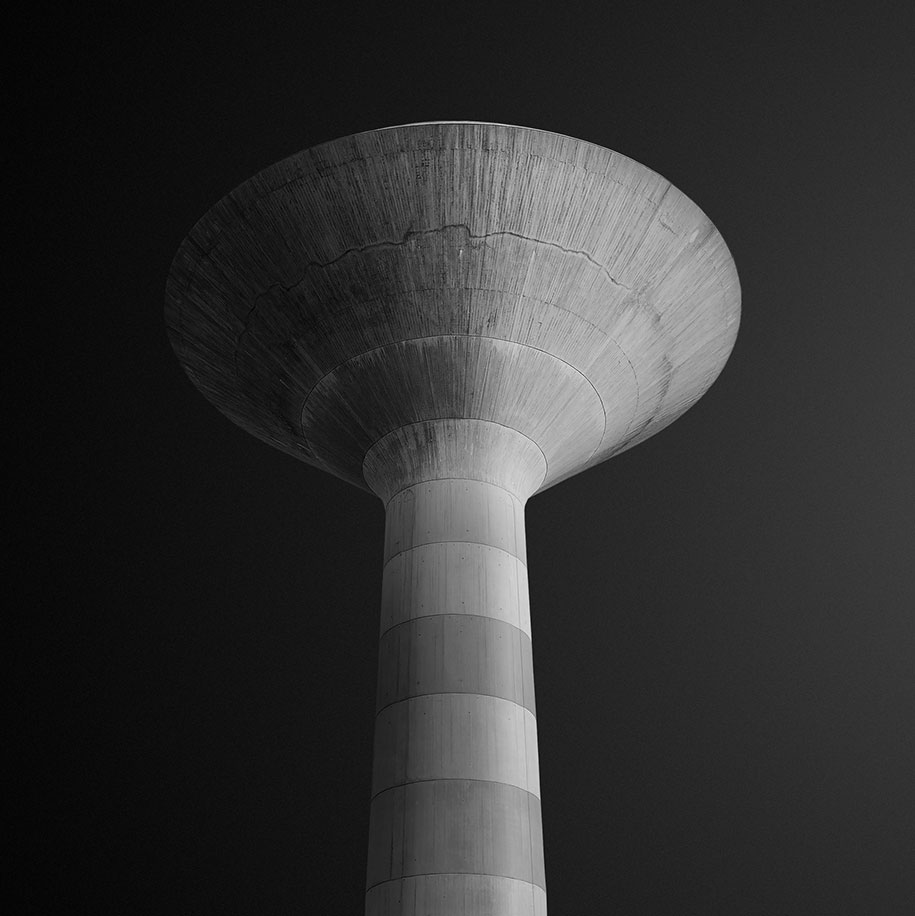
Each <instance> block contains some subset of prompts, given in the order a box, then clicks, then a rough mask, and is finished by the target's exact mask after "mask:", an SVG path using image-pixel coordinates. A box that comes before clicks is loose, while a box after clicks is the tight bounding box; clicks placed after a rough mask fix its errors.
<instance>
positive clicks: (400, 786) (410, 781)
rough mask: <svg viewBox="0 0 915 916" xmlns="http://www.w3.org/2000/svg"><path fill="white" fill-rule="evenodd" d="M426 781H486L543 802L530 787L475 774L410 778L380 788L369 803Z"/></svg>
mask: <svg viewBox="0 0 915 916" xmlns="http://www.w3.org/2000/svg"><path fill="white" fill-rule="evenodd" d="M426 782H485V783H488V784H490V785H497V786H508V788H510V789H517V790H518V791H519V792H526V793H527V794H528V795H530V796H532V797H533V798H536V799H537V801H539V802H541V804H542V801H541V798H540V796H539V795H537V794H536V793H534V792H532V791H531V790H530V789H525V788H524V786H519V785H518V784H517V783H515V782H506V781H505V780H504V779H480V778H478V777H475V776H430V777H429V778H428V779H408V780H407V781H406V782H399V783H397V784H396V785H393V786H388V787H387V788H386V789H381V790H379V791H378V792H376V793H375V794H374V795H373V796H372V797H371V798H370V799H369V804H371V803H372V802H373V801H375V799H376V798H378V797H379V796H381V795H384V793H385V792H393V791H394V790H395V789H404V788H406V787H407V786H415V785H418V784H420V783H426Z"/></svg>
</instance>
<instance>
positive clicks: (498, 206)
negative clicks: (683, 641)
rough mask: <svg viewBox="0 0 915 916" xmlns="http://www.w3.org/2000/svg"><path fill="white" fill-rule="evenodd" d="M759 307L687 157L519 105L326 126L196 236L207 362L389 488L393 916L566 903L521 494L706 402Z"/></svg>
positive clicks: (183, 262)
mask: <svg viewBox="0 0 915 916" xmlns="http://www.w3.org/2000/svg"><path fill="white" fill-rule="evenodd" d="M739 312H740V287H739V284H738V280H737V273H736V271H735V269H734V263H733V260H732V258H731V255H730V253H729V252H728V249H727V246H726V245H725V243H724V241H723V239H722V238H721V236H720V235H719V233H718V231H717V230H716V229H715V227H714V226H713V225H712V223H711V222H710V221H709V219H708V217H706V216H705V214H704V213H703V212H702V211H701V210H700V209H699V208H698V207H697V206H696V205H695V204H694V203H692V202H691V201H690V200H689V199H688V198H686V197H685V196H684V195H683V194H682V193H680V192H679V191H678V190H677V189H676V188H674V187H673V186H672V185H671V184H670V182H668V181H666V180H665V179H663V178H662V177H661V176H660V175H657V174H656V173H655V172H652V171H651V170H650V169H648V168H645V167H644V166H642V165H639V164H638V163H637V162H633V161H632V160H631V159H627V158H626V157H625V156H622V155H620V154H619V153H615V152H612V151H610V150H608V149H603V148H602V147H599V146H595V145H594V144H591V143H586V142H584V141H582V140H575V139H572V138H571V137H565V136H561V135H559V134H554V133H550V132H548V131H541V130H530V129H527V128H521V127H510V126H506V125H501V124H480V123H473V122H435V123H428V124H410V125H406V126H403V127H393V128H389V129H386V130H375V131H369V132H367V133H362V134H357V135H355V136H352V137H346V138H344V139H341V140H335V141H333V142H330V143H325V144H322V145H321V146H317V147H315V148H314V149H309V150H306V151H304V152H302V153H298V154H297V155H295V156H291V157H290V158H288V159H285V160H284V161H282V162H280V163H278V164H277V165H274V166H272V167H271V168H268V169H265V170H264V171H263V172H260V173H259V174H258V175H256V176H255V177H254V178H252V179H251V180H250V181H247V182H245V183H244V184H243V185H241V186H240V187H239V188H237V189H236V190H235V191H233V192H232V193H231V194H229V195H228V196H227V197H225V198H224V199H223V200H221V201H220V202H219V203H218V204H216V205H215V206H214V207H213V208H212V209H211V210H210V211H209V212H208V213H207V214H206V215H205V216H204V217H203V218H202V219H201V220H200V222H199V223H198V224H197V225H196V226H195V227H194V228H193V230H192V231H191V232H190V234H189V235H188V237H187V238H186V239H185V241H184V242H183V243H182V245H181V247H180V249H179V250H178V253H177V255H176V257H175V260H174V263H173V265H172V269H171V273H170V276H169V279H168V289H167V297H166V317H167V323H168V330H169V335H170V338H171V342H172V345H173V346H174V349H175V352H176V353H177V355H178V358H179V359H180V361H181V363H182V365H183V366H184V369H185V371H186V372H187V374H188V375H189V376H190V378H191V380H192V381H193V382H194V384H195V385H196V386H197V387H198V388H199V389H200V390H201V392H203V394H204V395H205V396H206V397H207V398H208V399H209V400H210V401H211V402H212V403H213V404H214V405H215V406H216V407H217V408H219V410H221V411H222V412H223V413H224V414H226V415H227V416H228V417H229V418H230V419H231V420H233V421H234V422H235V423H237V424H238V425H239V426H241V427H242V428H244V429H246V430H248V432H250V433H252V434H253V435H255V436H257V437H258V438H260V439H263V440H264V441H265V442H267V443H269V444H270V445H272V446H274V447H276V448H279V449H282V450H283V451H285V452H287V453H289V454H290V455H293V456H294V457H296V458H298V459H300V460H301V461H305V462H307V463H308V464H312V465H314V466H316V467H319V468H322V469H324V470H326V471H328V472H330V473H331V474H335V475H336V476H338V477H340V478H342V479H344V480H347V481H349V482H350V483H352V484H354V485H355V486H358V487H362V488H363V489H366V490H369V491H371V492H373V493H375V494H377V495H378V496H379V497H380V498H381V500H382V501H383V503H384V505H385V510H386V513H387V518H386V530H385V545H384V578H383V586H382V596H381V629H380V648H379V664H378V699H377V718H376V723H375V751H374V769H373V778H372V798H371V826H370V831H369V854H368V873H367V884H366V886H367V891H366V913H367V914H369V916H381V914H384V916H395V914H396V916H433V914H434V916H522V914H524V916H529V914H538V916H540V914H545V913H546V890H545V887H546V882H545V878H544V861H543V841H542V834H541V819H540V780H539V775H538V763H537V725H536V718H535V714H536V709H535V705H534V680H533V671H532V664H531V620H530V606H529V599H528V588H527V568H526V565H525V539H524V505H525V502H526V501H527V500H528V499H529V498H530V497H531V496H533V495H534V494H536V493H539V492H542V491H543V490H545V489H546V488H547V487H551V486H553V485H554V484H556V483H558V482H559V481H561V480H564V479H565V478H567V477H569V476H571V475H572V474H577V473H578V472H579V471H582V470H584V469H585V468H588V467H591V466H593V465H595V464H597V463H598V462H601V461H605V460H606V459H607V458H610V457H612V456H613V455H617V454H619V453H620V452H622V451H624V450H625V449H628V448H631V447H632V446H633V445H637V444H638V443H639V442H641V441H642V440H643V439H646V438H647V437H648V436H651V435H653V434H654V433H656V432H658V431H659V430H661V429H663V428H664V427H665V426H667V424H668V423H670V422H671V421H673V420H675V419H676V418H677V417H678V416H680V414H681V413H683V412H684V411H685V410H686V409H687V408H688V407H689V406H690V405H692V404H694V403H695V402H696V401H697V400H698V399H699V398H700V397H701V396H702V394H703V393H704V392H705V391H706V389H707V388H708V387H709V385H711V383H712V382H713V381H714V380H715V378H716V376H717V375H718V373H719V372H720V371H721V369H722V367H723V366H724V364H725V361H726V360H727V358H728V355H729V353H730V351H731V348H732V346H733V344H734V339H735V336H736V334H737V327H738V322H739ZM557 572H559V571H557Z"/></svg>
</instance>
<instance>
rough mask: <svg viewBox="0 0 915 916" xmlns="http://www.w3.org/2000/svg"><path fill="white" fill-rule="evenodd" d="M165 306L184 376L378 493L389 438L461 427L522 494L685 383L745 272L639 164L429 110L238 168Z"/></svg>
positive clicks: (407, 451)
mask: <svg viewBox="0 0 915 916" xmlns="http://www.w3.org/2000/svg"><path fill="white" fill-rule="evenodd" d="M166 311H167V323H168V328H169V333H170V337H171V341H172V344H173V346H174V349H175V351H176V352H177V354H178V356H179V358H180V360H181V362H182V364H183V365H184V368H185V370H186V371H187V373H188V375H189V376H190V378H191V379H192V380H193V382H194V383H195V384H196V385H197V387H198V388H199V389H200V390H201V391H202V392H203V393H204V395H206V397H207V398H208V399H209V400H210V401H212V403H213V404H215V405H216V407H218V408H219V409H220V410H221V411H222V412H223V413H225V414H226V415H227V416H228V417H230V418H231V419H232V420H233V421H234V422H236V423H237V424H238V425H240V426H241V427H243V428H244V429H246V430H248V431H249V432H251V433H253V434H254V435H256V436H258V437H259V438H261V439H263V440H264V441H266V442H268V443H269V444H271V445H273V446H275V447H277V448H280V449H282V450H283V451H286V452H288V453H290V454H292V455H294V456H295V457H297V458H300V459H301V460H303V461H305V462H308V463H309V464H313V465H316V466H318V467H320V468H324V469H326V470H328V471H330V472H331V473H334V474H336V475H338V476H339V477H342V478H343V479H345V480H348V481H350V482H352V483H354V484H356V485H357V486H361V487H367V488H369V489H372V490H374V491H375V492H377V493H379V495H382V496H383V497H386V496H388V495H390V493H391V492H393V491H394V490H395V489H396V487H397V486H398V482H397V480H396V479H394V478H396V477H398V476H399V475H398V474H396V473H393V472H392V470H391V466H390V462H387V461H386V457H385V456H386V455H387V454H388V453H389V452H391V451H392V450H394V451H397V453H398V454H399V455H400V456H401V457H400V458H398V461H399V462H400V463H402V462H403V461H404V460H407V461H409V460H412V459H411V458H410V457H409V456H414V458H415V460H416V461H425V462H430V463H431V464H435V465H437V466H438V465H442V460H441V459H442V457H443V456H444V454H445V453H446V452H447V451H448V450H449V448H450V449H455V448H456V449H458V450H460V451H462V452H464V453H467V452H468V451H473V450H474V449H477V450H478V451H479V453H480V454H481V455H482V454H483V453H486V454H488V455H491V456H493V458H492V460H494V461H497V462H500V463H501V471H500V474H504V472H505V469H506V467H507V465H509V464H510V465H511V466H512V467H514V468H515V473H516V475H517V476H518V480H517V481H515V482H514V483H513V486H516V488H517V491H518V492H522V491H523V492H524V493H525V494H526V495H530V494H532V493H534V492H538V491H540V490H543V489H545V488H546V487H549V486H551V485H552V484H554V483H557V482H558V481H560V480H563V479H564V478H566V477H569V476H571V475H572V474H575V473H577V472H579V471H581V470H583V469H585V468H587V467H590V466H592V465H594V464H597V463H598V462H600V461H603V460H605V459H607V458H610V457H612V456H613V455H616V454H618V453H619V452H621V451H623V450H624V449H627V448H630V447H631V446H633V445H635V444H637V443H638V442H641V441H642V440H643V439H645V438H647V437H648V436H651V435H653V434H654V433H656V432H658V431H659V430H661V429H663V428H664V427H665V426H666V425H667V424H668V423H670V422H671V421H673V420H674V419H676V418H677V417H678V416H679V415H680V414H681V413H683V411H685V410H686V409H687V408H688V407H689V406H690V405H692V404H693V403H694V402H695V401H696V400H698V398H699V397H701V395H702V394H703V393H704V392H705V391H706V389H707V388H708V387H709V385H711V383H712V382H713V381H714V379H715V378H716V376H717V375H718V373H719V372H720V371H721V369H722V367H723V366H724V363H725V361H726V360H727V358H728V355H729V354H730V351H731V348H732V346H733V344H734V339H735V336H736V334H737V328H738V323H739V313H740V287H739V283H738V280H737V274H736V271H735V269H734V264H733V261H732V258H731V255H730V253H729V251H728V249H727V246H726V245H725V243H724V241H723V239H722V238H721V236H720V234H719V233H718V231H717V230H716V229H715V227H714V226H713V225H712V223H711V221H710V220H709V219H708V217H706V216H705V214H704V213H703V212H702V211H701V210H700V209H699V207H697V206H696V205H695V204H694V203H692V201H690V200H689V199H688V198H687V197H686V196H684V195H683V194H682V193H681V192H680V191H678V190H677V189H676V188H675V187H673V186H672V185H671V184H670V182H668V181H666V180H665V179H664V178H662V177H661V176H660V175H658V174H656V173H655V172H653V171H651V170H650V169H648V168H646V167H645V166H643V165H640V164H639V163H637V162H634V161H633V160H631V159H628V158H627V157H625V156H622V155H620V154H619V153H616V152H612V151H611V150H608V149H604V148H602V147H599V146H595V145H594V144H592V143H587V142H585V141H582V140H576V139H572V138H570V137H566V136H562V135H559V134H555V133H550V132H548V131H541V130H532V129H528V128H522V127H510V126H506V125H500V124H480V123H473V122H434V123H427V124H410V125H405V126H402V127H393V128H388V129H383V130H374V131H369V132H366V133H361V134H356V135H355V136H351V137H346V138H343V139H340V140H335V141H332V142H329V143H324V144H322V145H321V146H317V147H314V148H313V149H309V150H305V151H304V152H301V153H298V154H296V155H294V156H291V157H290V158H288V159H285V160H283V161H282V162H280V163H278V164H276V165H274V166H272V167H270V168H267V169H265V170H264V171H262V172H260V173H259V174H258V175H256V176H255V177H254V178H252V179H250V180H249V181H247V182H245V183H244V184H242V185H241V186H240V187H238V188H237V189H236V190H235V191H233V192H232V193H231V194H229V195H228V196H227V197H225V198H224V199H223V200H221V201H220V202H219V203H218V204H216V205H215V206H214V207H213V208H212V209H211V210H210V211H209V212H208V213H207V214H206V215H205V216H204V217H203V218H202V219H201V220H200V222H199V223H198V224H197V225H196V226H195V227H194V229H193V230H192V231H191V233H190V234H189V235H188V237H187V238H186V239H185V241H184V242H183V244H182V245H181V247H180V249H179V251H178V254H177V255H176V257H175V260H174V263H173V265H172V269H171V274H170V276H169V282H168V289H167V308H166ZM430 455H431V456H432V457H431V458H430V457H429V456H430ZM403 456H407V457H406V459H404V457H403ZM509 456H510V460H508V461H506V460H505V459H506V458H509ZM447 464H448V462H447V461H445V465H447ZM413 470H415V469H413ZM413 470H410V469H408V470H406V471H405V472H404V473H405V474H406V478H410V477H415V474H414V473H413ZM392 473H393V477H392ZM480 473H484V474H485V470H484V471H480ZM406 478H405V479H406Z"/></svg>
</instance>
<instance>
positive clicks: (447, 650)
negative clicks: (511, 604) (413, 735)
mask: <svg viewBox="0 0 915 916" xmlns="http://www.w3.org/2000/svg"><path fill="white" fill-rule="evenodd" d="M434 693H471V694H474V693H475V694H483V695H487V696H494V697H502V698H503V699H506V700H511V701H512V702H514V703H517V704H518V705H519V706H524V707H526V708H527V709H529V710H530V711H531V712H532V713H534V715H536V712H537V710H536V705H535V701H534V673H533V656H532V648H531V640H530V637H528V635H527V634H526V633H524V632H523V631H522V630H519V629H518V627H516V626H513V625H512V624H509V623H505V621H502V620H496V619H494V618H489V617H477V616H470V615H464V614H443V615H436V616H432V617H423V618H419V619H417V620H408V621H405V622H404V623H402V624H399V625H397V626H396V627H392V628H391V629H390V630H388V631H387V632H386V633H385V634H384V636H382V637H381V641H380V645H379V658H378V694H377V707H376V708H377V709H378V710H379V711H380V710H381V709H383V708H384V707H385V706H388V705H390V704H391V703H396V702H398V701H399V700H405V699H407V698H408V697H413V696H420V695H424V694H434Z"/></svg>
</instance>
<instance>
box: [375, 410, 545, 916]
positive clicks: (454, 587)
mask: <svg viewBox="0 0 915 916" xmlns="http://www.w3.org/2000/svg"><path fill="white" fill-rule="evenodd" d="M397 440H399V442H400V443H401V444H402V446H403V447H402V449H401V448H399V447H398V441H397ZM364 472H365V476H366V479H367V481H368V482H369V484H370V486H372V488H373V489H374V490H375V491H376V492H378V493H379V495H381V496H382V498H383V499H386V500H387V522H386V533H385V557H384V559H385V567H384V584H383V597H382V614H381V642H380V649H379V665H378V701H377V718H376V723H375V757H374V768H373V777H372V795H373V798H372V807H371V825H370V829H369V858H368V869H367V893H366V913H367V916H420V914H426V916H470V914H473V916H544V914H545V913H546V882H545V877H544V863H543V838H542V832H541V815H540V777H539V767H538V760H537V724H536V718H535V706H534V684H533V665H532V658H531V638H530V604H529V599H528V591H527V569H526V566H525V541H524V501H525V500H526V498H527V495H528V494H529V493H530V492H532V491H533V490H535V489H536V487H537V485H538V483H539V481H540V480H541V479H542V477H543V474H544V472H545V466H544V459H543V456H542V454H541V453H540V451H539V449H538V447H537V446H536V445H534V443H532V442H531V441H530V440H529V439H526V438H525V437H524V436H522V435H520V434H519V433H517V432H515V431H512V430H506V428H505V427H502V426H499V425H498V424H493V423H481V422H480V421H476V420H443V421H433V422H431V423H428V424H424V428H423V429H417V428H416V426H412V427H410V428H405V429H404V430H403V431H398V432H397V433H395V434H394V436H393V437H391V436H389V437H386V440H385V441H382V442H380V443H378V445H377V446H376V448H375V449H373V450H372V451H371V452H370V453H369V455H367V456H366V461H365V465H364ZM417 477H419V478H420V479H416V478H417ZM411 478H412V479H411ZM506 484H507V485H508V486H506Z"/></svg>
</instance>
